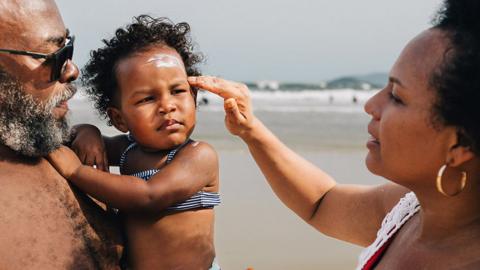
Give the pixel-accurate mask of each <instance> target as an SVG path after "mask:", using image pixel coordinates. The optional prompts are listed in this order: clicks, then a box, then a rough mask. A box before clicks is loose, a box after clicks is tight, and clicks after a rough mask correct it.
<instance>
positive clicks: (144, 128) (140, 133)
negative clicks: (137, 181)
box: [116, 46, 195, 150]
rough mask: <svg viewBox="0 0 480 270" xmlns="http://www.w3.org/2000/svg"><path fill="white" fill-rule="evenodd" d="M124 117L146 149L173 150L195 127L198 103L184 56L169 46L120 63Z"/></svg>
mask: <svg viewBox="0 0 480 270" xmlns="http://www.w3.org/2000/svg"><path fill="white" fill-rule="evenodd" d="M116 76H117V80H118V88H119V90H120V110H119V111H120V114H121V117H122V119H123V121H124V123H125V124H126V126H127V129H128V131H130V133H131V134H132V135H133V137H134V138H135V140H136V141H137V142H138V143H139V144H140V145H141V146H143V147H144V148H145V149H151V150H161V149H170V148H173V147H175V146H177V145H180V144H181V143H183V142H184V141H185V140H186V139H187V138H188V137H189V136H190V134H191V133H192V131H193V128H194V127H195V100H194V97H193V94H192V91H191V89H190V85H189V83H188V82H187V73H186V71H185V67H184V64H183V61H182V59H181V57H180V56H179V55H178V53H177V52H176V51H175V50H173V49H172V48H169V47H164V46H162V47H153V48H151V49H148V50H147V51H145V52H140V53H137V54H135V55H133V56H130V57H128V58H126V59H124V60H122V61H120V62H119V64H118V65H117V69H116Z"/></svg>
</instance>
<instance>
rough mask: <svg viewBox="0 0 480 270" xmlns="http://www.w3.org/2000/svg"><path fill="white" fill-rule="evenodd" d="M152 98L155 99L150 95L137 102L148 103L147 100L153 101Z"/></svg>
mask: <svg viewBox="0 0 480 270" xmlns="http://www.w3.org/2000/svg"><path fill="white" fill-rule="evenodd" d="M152 100H153V96H148V97H145V98H142V99H141V100H139V101H137V103H136V104H141V103H146V102H149V101H152Z"/></svg>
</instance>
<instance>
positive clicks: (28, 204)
mask: <svg viewBox="0 0 480 270" xmlns="http://www.w3.org/2000/svg"><path fill="white" fill-rule="evenodd" d="M0 187H1V188H0V231H1V232H2V233H0V241H1V242H2V243H4V244H2V245H1V246H0V268H1V269H17V268H18V269H79V268H81V269H84V268H85V269H113V268H115V267H116V265H118V258H119V250H120V244H121V241H120V237H119V235H120V234H119V231H118V228H116V227H115V225H114V224H115V220H114V219H113V217H111V216H108V215H107V213H105V212H104V211H103V210H102V209H101V208H100V207H98V206H97V205H96V204H95V203H93V202H92V201H91V200H90V198H89V197H87V196H86V195H84V194H82V193H81V192H78V191H77V190H76V189H75V188H74V187H72V186H70V185H69V184H68V182H67V181H66V180H65V179H63V178H62V177H61V176H60V175H59V174H58V173H57V172H56V171H55V170H54V169H53V167H51V166H50V164H49V163H48V162H47V161H46V160H44V159H40V160H37V161H31V162H30V161H25V162H19V160H0ZM5 243H10V244H5Z"/></svg>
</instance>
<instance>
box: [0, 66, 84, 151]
mask: <svg viewBox="0 0 480 270" xmlns="http://www.w3.org/2000/svg"><path fill="white" fill-rule="evenodd" d="M75 92H76V89H75V87H74V86H73V85H70V84H68V85H66V87H65V90H64V91H62V93H60V94H57V95H55V96H53V97H51V98H50V100H48V101H46V102H40V101H37V100H36V99H35V98H34V97H33V96H32V95H29V94H27V93H26V92H25V91H24V90H23V87H22V85H21V84H20V83H19V82H17V80H15V79H14V78H12V77H11V76H10V75H8V74H6V73H5V72H1V71H0V143H2V144H4V145H5V146H8V147H9V148H10V149H12V150H14V151H15V152H17V153H19V154H22V155H25V156H29V157H40V156H45V155H47V154H48V153H50V152H52V151H53V150H55V149H57V148H58V147H60V145H61V144H62V143H64V142H66V141H68V140H69V138H70V127H69V124H68V121H67V119H66V118H65V117H64V118H62V119H55V117H54V116H53V113H52V112H53V109H54V108H55V107H56V106H57V105H58V104H60V103H61V102H62V101H65V100H67V99H69V98H71V97H72V96H73V95H74V94H75Z"/></svg>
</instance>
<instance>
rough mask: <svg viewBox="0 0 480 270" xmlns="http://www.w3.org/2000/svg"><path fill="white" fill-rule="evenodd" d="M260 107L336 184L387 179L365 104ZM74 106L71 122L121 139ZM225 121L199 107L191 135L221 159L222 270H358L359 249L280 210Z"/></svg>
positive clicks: (79, 102)
mask: <svg viewBox="0 0 480 270" xmlns="http://www.w3.org/2000/svg"><path fill="white" fill-rule="evenodd" d="M255 103H257V104H255ZM254 104H255V105H256V108H258V109H257V110H256V112H255V113H256V115H257V116H258V117H259V118H260V119H262V121H264V123H265V124H266V125H267V126H268V127H269V128H271V129H272V130H273V131H274V132H275V133H276V134H277V135H278V136H279V137H280V138H281V139H282V140H283V141H284V142H285V143H286V144H287V145H289V146H290V147H291V148H293V149H294V150H296V151H297V152H298V153H299V154H301V155H302V156H303V157H305V158H307V159H308V160H310V161H311V162H313V163H314V164H316V165H318V166H320V167H321V168H322V169H324V170H325V171H327V172H328V173H330V174H331V175H332V176H334V177H335V179H336V180H337V181H338V182H340V183H357V184H376V183H380V182H382V181H383V180H382V179H380V178H378V177H376V176H374V175H371V174H370V173H369V172H368V171H367V169H366V167H365V165H364V158H365V155H366V153H367V150H366V148H365V146H364V145H365V142H366V139H367V131H366V125H367V123H368V121H369V118H368V116H367V115H366V114H365V113H363V112H362V108H361V104H356V105H345V107H348V108H350V109H351V108H352V106H354V107H353V109H351V110H343V112H339V111H337V110H335V109H332V110H320V111H298V110H293V111H286V110H275V109H273V110H271V109H269V110H262V108H265V106H264V104H262V103H261V101H255V100H254ZM319 106H322V105H321V104H320V105H319ZM324 106H327V105H324ZM332 106H333V105H332ZM70 107H71V109H72V115H71V116H72V117H71V119H72V123H73V124H74V123H85V122H87V123H92V124H95V125H97V126H99V127H100V128H101V129H102V132H103V133H105V134H107V135H113V134H117V132H116V131H115V129H114V128H112V127H107V126H106V125H105V124H104V121H102V120H100V119H99V118H98V116H97V115H96V114H95V113H94V110H93V109H92V108H91V106H90V103H89V102H88V101H87V100H84V99H75V100H72V101H71V102H70ZM213 108H215V107H213ZM223 117H224V115H223V112H222V111H221V110H220V109H218V108H216V109H212V108H208V107H200V108H199V110H198V115H197V126H196V129H195V132H194V134H193V136H192V137H193V138H194V139H196V140H202V141H206V142H208V143H210V144H211V145H213V146H214V147H215V148H216V150H217V151H218V154H219V157H220V175H221V194H222V204H221V205H220V206H219V207H218V208H216V224H215V226H216V236H215V237H216V241H215V242H216V251H217V258H218V261H219V263H220V265H221V266H222V269H227V270H230V269H233V270H236V269H246V268H247V267H253V268H254V269H302V270H309V269H353V268H354V267H355V265H356V262H357V257H358V254H359V252H360V251H361V248H360V247H357V246H353V245H350V244H347V243H343V242H340V241H337V240H334V239H330V238H328V237H325V236H323V235H321V234H320V233H318V232H317V231H315V230H314V229H313V228H311V227H310V226H309V225H307V224H306V223H304V222H303V221H302V220H300V218H298V217H297V216H296V215H295V214H293V212H291V211H290V210H289V209H287V208H286V207H285V206H284V205H283V204H281V202H280V200H279V199H278V198H277V197H276V196H275V195H274V194H273V192H272V191H271V189H270V187H269V186H268V184H267V182H266V181H265V180H264V178H263V176H262V175H261V173H260V171H259V169H258V168H257V167H256V165H255V163H254V161H253V159H252V158H251V156H250V155H249V154H248V150H247V148H246V146H245V145H244V144H243V142H241V141H240V140H239V139H238V138H235V137H233V136H230V135H229V134H228V133H227V131H226V129H225V128H224V126H223Z"/></svg>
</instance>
